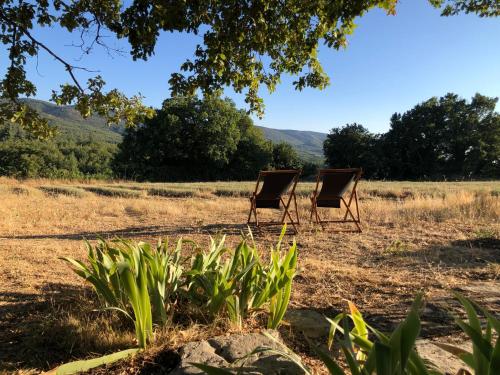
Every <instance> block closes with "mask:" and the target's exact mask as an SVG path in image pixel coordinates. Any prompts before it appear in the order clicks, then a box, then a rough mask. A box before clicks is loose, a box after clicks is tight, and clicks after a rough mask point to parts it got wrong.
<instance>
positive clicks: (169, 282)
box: [139, 240, 182, 324]
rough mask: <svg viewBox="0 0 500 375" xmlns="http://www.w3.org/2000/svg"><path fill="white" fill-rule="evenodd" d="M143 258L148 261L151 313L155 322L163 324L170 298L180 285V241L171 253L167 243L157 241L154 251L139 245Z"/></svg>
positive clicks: (146, 246) (147, 246)
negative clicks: (151, 301) (152, 312)
mask: <svg viewBox="0 0 500 375" xmlns="http://www.w3.org/2000/svg"><path fill="white" fill-rule="evenodd" d="M139 245H140V246H141V247H142V250H143V254H144V256H145V257H146V258H147V259H148V265H149V270H150V272H148V287H149V290H150V291H151V294H152V300H153V311H154V317H155V320H156V321H160V322H161V323H163V324H165V323H166V322H167V320H168V319H167V313H168V312H169V307H170V305H169V303H170V301H171V299H172V296H173V295H174V293H175V292H176V291H177V289H178V288H179V286H180V285H181V276H182V265H181V250H182V241H181V240H179V241H177V245H176V247H175V249H174V250H173V251H170V250H169V249H168V242H167V241H158V245H157V246H156V249H153V248H152V247H151V246H150V245H149V244H147V243H141V244H139Z"/></svg>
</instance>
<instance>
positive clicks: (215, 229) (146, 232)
mask: <svg viewBox="0 0 500 375" xmlns="http://www.w3.org/2000/svg"><path fill="white" fill-rule="evenodd" d="M249 228H250V230H251V231H252V233H253V234H254V235H255V236H257V237H258V236H260V235H265V234H280V233H281V228H282V227H281V225H275V226H269V227H265V228H264V227H261V228H257V227H255V225H247V224H233V223H214V224H206V225H199V226H185V225H182V226H162V225H156V226H142V227H140V226H134V227H127V228H120V229H116V230H105V231H85V232H78V233H63V234H30V235H14V236H3V237H0V238H2V239H10V240H47V239H56V240H82V239H87V240H96V239H98V238H112V237H123V238H133V237H147V236H178V235H186V234H210V235H214V234H219V233H222V234H227V235H240V234H246V233H248V229H249ZM286 234H294V231H293V228H292V227H291V226H288V227H287V232H286Z"/></svg>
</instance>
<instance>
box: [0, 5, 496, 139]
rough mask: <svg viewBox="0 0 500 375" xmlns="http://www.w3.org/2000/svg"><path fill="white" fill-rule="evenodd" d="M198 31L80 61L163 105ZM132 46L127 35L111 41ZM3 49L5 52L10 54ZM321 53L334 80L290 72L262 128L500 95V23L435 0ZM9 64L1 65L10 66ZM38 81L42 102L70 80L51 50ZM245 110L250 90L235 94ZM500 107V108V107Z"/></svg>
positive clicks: (380, 115) (59, 40)
mask: <svg viewBox="0 0 500 375" xmlns="http://www.w3.org/2000/svg"><path fill="white" fill-rule="evenodd" d="M35 34H36V35H37V36H38V37H39V38H40V39H42V40H44V41H45V42H46V44H47V45H49V46H50V47H51V48H53V49H54V50H56V51H59V52H60V53H61V55H63V56H65V57H66V58H69V59H70V60H71V59H76V58H79V57H81V51H80V50H79V49H78V48H75V47H68V45H70V44H71V43H72V42H74V43H77V42H78V38H76V37H75V36H74V35H73V36H69V35H68V34H67V33H64V32H61V31H60V30H57V29H38V30H36V31H35ZM200 40H201V39H200V37H199V36H192V35H181V34H163V35H162V36H161V37H160V39H159V42H158V45H157V48H156V54H155V56H154V57H152V58H151V59H150V60H148V61H147V62H143V61H137V62H133V61H132V59H131V58H130V57H129V56H128V55H124V56H114V57H110V56H108V55H107V54H106V53H105V52H104V51H99V50H96V51H95V53H93V54H92V55H89V56H84V57H83V58H82V59H81V61H79V62H78V61H76V62H75V64H81V65H84V66H86V67H89V68H91V69H98V70H99V71H100V73H99V74H101V75H102V76H103V77H104V79H105V80H106V82H107V83H108V87H109V88H115V87H116V88H118V89H120V90H121V91H123V92H125V93H126V94H128V95H133V94H136V93H138V92H140V93H141V94H142V95H144V96H145V101H146V103H147V104H149V105H153V106H155V107H159V106H160V105H161V102H162V101H163V100H164V99H165V98H166V97H168V96H169V88H168V79H169V77H170V74H171V73H172V72H174V71H177V70H178V67H179V66H180V64H181V63H182V62H183V61H184V60H185V59H186V58H189V57H191V56H192V53H193V51H194V46H195V45H196V44H197V43H199V42H200ZM109 44H110V45H116V46H118V47H120V46H121V47H123V48H126V47H127V44H126V42H125V41H114V40H113V39H111V38H110V39H109ZM2 54H3V52H2ZM320 59H321V61H322V63H323V66H324V68H325V70H326V72H327V73H328V74H329V75H330V78H331V85H330V86H329V87H328V88H327V89H326V90H323V91H319V90H315V89H306V90H304V91H302V92H298V91H295V90H294V89H293V87H292V85H291V83H292V82H293V80H294V78H293V77H288V76H287V77H283V79H282V83H281V85H280V86H279V87H278V88H277V90H276V91H275V92H274V93H273V94H270V95H269V94H268V93H267V90H265V89H264V90H263V92H262V95H263V97H264V101H265V104H266V114H265V117H264V118H263V119H262V120H260V119H255V120H256V123H257V124H258V125H263V126H268V127H273V128H280V129H298V130H314V131H320V132H327V131H328V130H329V129H331V128H332V127H338V126H342V125H344V124H346V123H350V122H357V123H360V124H362V125H364V126H365V127H367V128H368V129H369V130H371V131H373V132H384V131H386V130H387V129H388V128H389V118H390V116H391V114H392V113H394V112H403V111H405V110H407V109H410V108H411V107H412V106H414V105H415V104H417V103H419V102H421V101H423V100H425V99H428V98H429V97H432V96H441V95H444V94H446V93H447V92H455V93H457V94H459V95H461V96H463V97H466V98H469V99H470V97H471V96H472V95H474V93H476V92H480V93H482V94H485V95H489V96H500V20H499V19H484V18H479V17H478V16H476V15H460V16H454V17H440V15H439V11H438V10H436V9H434V8H432V7H431V6H430V5H429V4H428V2H427V0H401V1H400V4H399V6H398V8H397V15H396V16H387V15H386V14H385V13H384V12H383V11H381V10H378V9H376V10H373V11H371V12H369V13H367V14H366V15H365V16H364V17H362V18H360V19H359V20H358V28H357V29H356V30H355V32H354V35H353V36H352V37H350V39H349V46H348V48H347V49H346V50H343V51H334V50H329V49H328V48H326V47H323V48H321V51H320ZM2 60H3V61H0V68H2V71H3V68H4V66H5V64H6V61H5V59H3V58H2ZM28 71H29V78H30V79H32V80H33V81H34V82H35V83H36V84H37V85H38V95H37V97H38V98H39V99H45V100H47V99H49V97H50V93H51V89H53V88H57V87H58V85H59V84H60V83H63V82H66V81H67V80H68V79H67V76H66V73H65V72H64V70H63V69H62V67H61V66H60V65H59V63H57V62H55V61H54V60H53V59H52V58H50V57H49V56H47V55H45V54H41V55H40V58H39V59H38V62H37V63H36V64H35V62H32V63H30V64H29V67H28ZM226 95H227V96H230V97H232V98H233V99H234V100H235V102H236V103H237V105H238V106H239V107H242V108H245V103H244V101H243V97H242V96H238V95H235V94H234V93H231V92H227V93H226ZM497 108H499V107H497Z"/></svg>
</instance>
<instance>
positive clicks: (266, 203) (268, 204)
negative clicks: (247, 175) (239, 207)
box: [255, 199, 281, 209]
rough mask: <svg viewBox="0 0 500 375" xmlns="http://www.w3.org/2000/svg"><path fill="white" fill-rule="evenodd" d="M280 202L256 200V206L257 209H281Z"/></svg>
mask: <svg viewBox="0 0 500 375" xmlns="http://www.w3.org/2000/svg"><path fill="white" fill-rule="evenodd" d="M280 203H281V202H280V200H279V199H256V200H255V206H256V207H257V208H276V209H279V208H280Z"/></svg>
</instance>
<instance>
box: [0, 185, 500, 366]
mask: <svg viewBox="0 0 500 375" xmlns="http://www.w3.org/2000/svg"><path fill="white" fill-rule="evenodd" d="M253 186H254V183H252V182H245V183H236V182H218V183H190V184H181V183H171V184H170V183H162V184H152V183H151V184H140V183H130V182H109V183H108V182H98V181H92V182H67V181H50V180H27V181H16V180H12V179H0V338H1V339H0V373H1V372H2V371H3V372H5V373H11V372H13V371H18V372H19V373H31V372H33V373H37V372H38V371H40V370H48V369H50V368H53V367H54V366H56V365H58V364H60V363H64V362H67V361H70V360H74V359H80V358H87V357H92V356H95V355H97V354H102V353H109V352H113V351H116V350H118V349H122V348H127V347H130V346H131V345H132V344H133V329H131V328H130V326H129V325H127V324H123V323H122V322H121V320H120V319H119V317H117V316H116V314H113V313H110V312H102V311H96V308H97V307H98V305H97V303H96V299H95V296H94V294H93V292H92V290H91V289H90V288H89V287H88V286H87V285H85V284H84V283H83V282H82V281H81V280H80V279H79V278H78V277H77V276H76V275H74V274H73V273H72V272H71V270H70V269H69V268H68V267H67V266H66V265H65V264H64V263H63V262H62V261H61V260H59V257H61V256H72V257H74V258H78V259H82V260H83V259H84V257H85V249H84V246H83V241H82V240H83V239H87V240H90V241H91V242H92V241H94V240H96V239H97V238H98V237H104V238H114V237H116V236H120V237H126V238H132V239H136V240H139V239H142V240H148V241H153V242H154V241H156V240H157V239H158V238H159V237H169V238H170V239H171V240H176V239H178V238H179V237H181V236H182V237H183V238H189V239H193V240H195V241H196V242H198V243H199V244H206V243H207V242H208V241H209V235H216V234H218V233H225V234H227V235H228V243H229V244H235V243H237V241H238V240H239V236H240V233H241V232H242V231H246V230H247V226H246V219H247V215H248V209H249V202H248V198H247V197H248V196H249V194H250V192H251V191H252V189H253ZM312 188H313V184H312V183H308V182H304V183H299V185H298V192H299V197H300V198H299V213H300V219H301V222H302V225H301V228H300V233H298V234H297V235H295V238H296V241H297V244H298V248H299V261H298V262H299V268H300V270H299V275H298V276H297V277H296V279H295V281H294V287H293V294H292V299H291V304H290V308H293V309H306V308H307V309H313V310H315V311H317V312H320V313H321V314H324V315H326V316H334V315H335V314H336V313H338V312H339V311H341V310H343V309H344V308H345V300H346V299H349V300H351V301H353V302H354V303H355V304H356V305H357V306H358V307H359V308H360V309H361V310H362V311H363V312H364V314H365V318H366V320H367V321H368V322H370V323H371V324H372V325H374V326H376V327H378V328H381V329H386V328H390V327H392V326H393V325H394V323H397V322H399V321H400V320H401V319H402V318H403V317H404V315H405V313H406V311H407V309H408V306H409V304H410V303H411V301H412V299H413V297H414V296H415V294H416V293H417V292H418V291H423V292H425V295H426V301H427V304H426V308H425V310H424V311H423V315H422V321H423V332H422V336H424V337H427V338H432V339H436V340H438V339H443V340H448V339H447V337H449V336H451V337H454V338H456V337H458V336H457V335H458V332H457V331H456V329H455V328H454V326H453V324H452V320H451V318H450V316H449V310H450V309H453V308H454V306H455V305H454V304H453V301H452V298H451V297H450V293H449V290H450V289H456V290H461V291H463V292H464V294H466V295H468V296H470V297H472V298H474V299H476V300H478V301H479V302H481V303H482V304H483V305H484V306H486V307H488V308H490V309H491V310H492V311H495V312H497V313H498V312H500V301H499V299H498V294H497V293H496V292H498V290H500V288H499V287H500V282H499V279H500V264H499V261H500V223H499V217H500V198H499V197H500V182H498V181H490V182H370V181H362V182H361V183H360V190H359V195H360V199H361V201H360V209H361V219H362V227H363V233H361V234H357V233H349V232H343V231H337V229H350V228H348V227H334V226H329V227H328V228H326V229H325V230H322V229H321V228H320V227H318V226H315V225H312V224H310V223H309V222H308V218H309V208H310V202H309V199H308V197H307V196H308V195H309V194H310V192H311V190H312ZM267 211H270V212H265V211H263V217H264V218H276V217H277V215H276V212H273V211H272V210H267ZM332 211H334V210H332ZM333 214H335V212H331V213H325V215H333ZM277 236H278V228H276V229H274V230H273V229H265V230H262V231H257V230H254V237H255V239H256V242H257V244H258V246H259V247H260V249H261V250H262V252H263V253H265V251H266V249H267V248H269V246H270V245H271V244H273V243H275V241H276V240H277ZM293 237H294V235H293V234H292V233H291V232H290V233H289V235H287V237H286V239H287V241H291V240H292V238H293ZM492 293H493V294H492ZM226 330H227V327H226V326H225V324H224V322H216V323H210V324H208V323H207V324H204V323H203V322H199V321H197V322H192V321H189V319H186V320H185V321H182V322H179V323H178V324H177V325H174V326H172V327H169V328H168V329H165V332H160V333H158V335H157V337H156V342H155V345H153V347H152V349H150V351H151V354H150V357H149V361H152V360H154V358H155V353H157V352H159V350H160V348H162V347H165V346H166V347H173V348H175V347H177V346H178V345H180V344H181V343H182V342H185V341H188V340H193V339H196V338H200V337H206V336H207V335H212V334H218V333H219V334H220V333H222V332H225V331H226ZM280 330H281V333H282V335H283V336H284V338H285V340H286V341H287V343H288V344H289V345H290V346H291V347H292V348H293V349H294V350H296V351H297V352H298V353H299V354H300V355H301V356H302V357H303V358H304V360H305V361H306V363H308V364H310V365H311V366H313V367H315V366H317V363H318V361H317V360H316V359H315V358H314V356H313V355H311V353H310V351H309V350H308V348H307V345H306V344H304V343H303V340H301V339H300V334H299V333H298V332H294V331H293V330H291V329H290V328H289V327H287V325H286V324H285V325H284V326H282V328H281V329H280ZM151 358H152V359H151ZM127 373H134V372H132V371H131V372H127Z"/></svg>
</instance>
